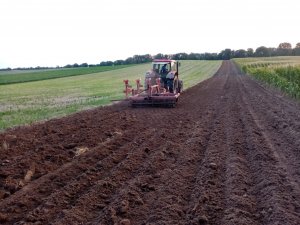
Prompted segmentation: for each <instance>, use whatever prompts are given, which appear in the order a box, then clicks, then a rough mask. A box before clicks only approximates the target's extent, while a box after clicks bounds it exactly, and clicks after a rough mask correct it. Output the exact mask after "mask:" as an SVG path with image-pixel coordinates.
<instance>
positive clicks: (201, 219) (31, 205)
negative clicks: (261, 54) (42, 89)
mask: <svg viewBox="0 0 300 225" xmlns="http://www.w3.org/2000/svg"><path fill="white" fill-rule="evenodd" d="M179 101H180V102H179V103H178V105H177V107H176V108H171V109H170V108H130V107H129V106H128V103H127V102H126V101H124V102H121V103H118V104H115V105H112V106H108V107H100V108H97V109H93V110H88V111H83V112H80V113H77V114H74V115H72V116H68V117H64V118H61V119H53V120H50V121H48V122H44V123H40V124H36V125H33V126H26V127H19V128H15V129H11V130H8V131H6V132H5V133H1V134H0V151H1V155H0V224H90V225H96V224H97V225H98V224H103V225H104V224H123V225H128V224H145V225H146V224H147V225H150V224H186V225H187V224H190V225H194V224H202V225H203V224H211V225H214V224H216V225H219V224H220V225H221V224H222V225H225V224H239V225H243V224H244V225H261V224H268V225H275V224H278V225H279V224H291V225H298V224H300V106H299V103H298V102H296V101H295V100H290V99H288V98H286V97H284V96H283V95H281V94H280V93H278V92H277V91H273V90H270V89H266V88H265V87H263V86H261V85H260V84H258V83H257V82H256V81H254V80H252V79H251V78H250V77H248V76H246V75H243V74H242V73H241V72H240V71H239V70H238V69H237V68H236V67H235V65H234V64H233V63H232V62H230V61H224V63H223V65H222V66H221V68H220V69H219V71H218V72H217V73H216V74H215V76H213V77H212V78H210V79H208V80H205V81H204V82H201V83H200V84H198V85H196V86H194V87H192V88H190V89H188V90H187V91H185V92H184V93H183V94H182V96H181V98H180V100H179Z"/></svg>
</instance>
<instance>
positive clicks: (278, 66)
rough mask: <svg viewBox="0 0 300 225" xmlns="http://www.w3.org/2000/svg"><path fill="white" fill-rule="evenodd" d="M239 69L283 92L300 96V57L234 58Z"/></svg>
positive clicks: (296, 96)
mask: <svg viewBox="0 0 300 225" xmlns="http://www.w3.org/2000/svg"><path fill="white" fill-rule="evenodd" d="M234 60H235V61H236V62H237V63H238V64H239V65H240V67H241V69H242V70H243V71H244V72H245V73H247V74H250V75H252V76H253V77H255V78H256V79H258V80H260V81H262V82H264V83H267V84H269V85H271V86H274V87H276V88H278V89H280V90H281V91H283V92H284V93H286V94H288V95H290V96H292V97H295V98H300V57H299V56H294V57H292V56H287V57H267V58H245V59H234Z"/></svg>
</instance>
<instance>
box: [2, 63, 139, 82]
mask: <svg viewBox="0 0 300 225" xmlns="http://www.w3.org/2000/svg"><path fill="white" fill-rule="evenodd" d="M130 66H133V65H119V66H95V67H78V68H64V69H45V70H43V69H42V70H11V71H2V72H0V85H1V84H12V83H21V82H29V81H39V80H47V79H54V78H60V77H69V76H77V75H83V74H89V73H98V72H104V71H109V70H116V69H122V68H126V67H130Z"/></svg>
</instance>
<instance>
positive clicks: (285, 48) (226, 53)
mask: <svg viewBox="0 0 300 225" xmlns="http://www.w3.org/2000/svg"><path fill="white" fill-rule="evenodd" d="M272 56H300V42H299V43H297V44H296V46H295V47H294V48H292V45H291V44H290V43H288V42H283V43H280V44H279V45H278V47H277V48H272V47H271V48H268V47H265V46H260V47H258V48H257V49H256V50H255V51H254V50H253V49H252V48H248V49H247V50H245V49H238V50H231V49H230V48H227V49H224V50H222V51H221V52H220V53H190V54H187V53H184V52H182V53H176V54H171V55H166V54H162V53H158V54H156V55H154V56H152V55H150V54H145V55H134V56H132V57H129V58H127V59H125V60H122V59H119V60H115V61H102V62H100V63H99V64H88V63H81V64H77V63H74V64H67V65H65V66H63V67H59V66H57V67H40V66H38V67H26V68H20V67H18V68H14V70H17V69H18V70H21V69H22V70H34V69H37V70H38V69H54V68H57V69H59V68H78V67H94V66H115V65H129V64H141V63H148V62H151V61H152V60H153V59H162V58H164V59H174V60H229V59H232V58H247V57H272ZM9 70H12V69H11V68H5V69H0V71H9Z"/></svg>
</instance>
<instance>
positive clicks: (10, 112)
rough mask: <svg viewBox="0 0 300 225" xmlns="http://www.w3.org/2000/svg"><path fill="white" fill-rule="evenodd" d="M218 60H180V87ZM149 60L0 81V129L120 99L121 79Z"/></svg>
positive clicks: (141, 70) (210, 70) (138, 73)
mask: <svg viewBox="0 0 300 225" xmlns="http://www.w3.org/2000/svg"><path fill="white" fill-rule="evenodd" d="M220 65H221V61H182V62H181V66H180V76H181V79H182V80H183V81H184V88H188V87H191V86H192V85H194V84H196V83H198V82H200V81H202V80H204V79H206V78H208V77H210V76H212V75H213V74H214V73H215V72H216V71H217V70H218V68H219V67H220ZM150 67H151V64H142V65H137V66H132V67H128V68H123V69H119V70H111V71H107V72H101V73H93V74H87V75H78V76H72V77H64V78H57V79H50V80H42V81H34V82H26V83H17V84H8V85H0V130H3V129H6V128H9V127H13V126H16V125H23V124H30V123H32V122H35V121H41V120H45V119H49V118H54V117H61V116H65V115H68V114H71V113H74V112H77V111H80V110H83V109H88V108H93V107H97V106H100V105H105V104H110V103H111V100H118V99H123V98H124V94H123V90H124V84H123V80H124V79H129V80H130V81H132V83H131V84H134V83H133V82H134V80H135V79H137V78H142V79H143V77H144V74H145V72H146V71H147V70H148V69H149V68H150Z"/></svg>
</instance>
